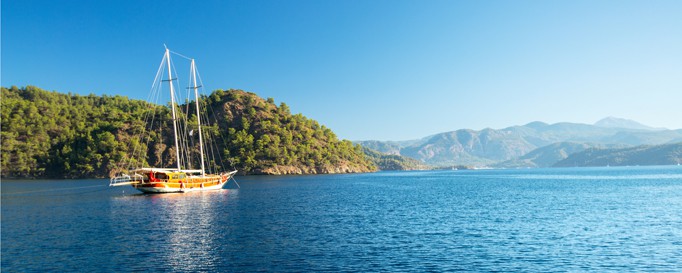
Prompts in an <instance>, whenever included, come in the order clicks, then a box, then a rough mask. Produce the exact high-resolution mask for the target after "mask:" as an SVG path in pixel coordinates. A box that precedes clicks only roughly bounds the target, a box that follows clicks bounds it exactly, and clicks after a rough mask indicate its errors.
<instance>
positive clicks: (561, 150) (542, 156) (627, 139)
mask: <svg viewBox="0 0 682 273" xmlns="http://www.w3.org/2000/svg"><path fill="white" fill-rule="evenodd" d="M596 124H599V125H596ZM596 124H595V125H590V124H582V123H569V122H560V123H555V124H547V123H544V122H540V121H535V122H531V123H528V124H526V125H520V126H511V127H507V128H503V129H490V128H486V129H483V130H480V131H476V130H471V129H460V130H456V131H451V132H444V133H440V134H435V135H432V136H429V137H425V138H422V139H419V140H413V141H404V142H396V141H393V142H382V141H371V142H365V141H358V142H356V143H358V144H360V145H363V146H364V147H370V148H372V149H375V150H377V151H379V152H383V153H390V154H400V155H403V156H407V157H411V158H415V159H418V160H420V161H421V162H424V163H426V164H429V165H433V166H436V167H439V166H440V167H443V166H453V165H466V166H497V167H549V166H552V165H554V164H555V163H557V162H558V161H560V160H563V159H565V158H567V157H568V156H570V155H571V154H574V153H577V152H581V151H583V150H586V149H589V148H601V149H606V148H624V147H631V146H639V145H660V144H667V143H673V142H679V141H681V140H682V130H668V129H656V128H653V127H649V126H646V125H642V124H640V123H637V122H635V121H630V120H625V119H618V118H613V117H610V118H606V119H602V120H600V121H598V122H597V123H596ZM644 128H647V129H644Z"/></svg>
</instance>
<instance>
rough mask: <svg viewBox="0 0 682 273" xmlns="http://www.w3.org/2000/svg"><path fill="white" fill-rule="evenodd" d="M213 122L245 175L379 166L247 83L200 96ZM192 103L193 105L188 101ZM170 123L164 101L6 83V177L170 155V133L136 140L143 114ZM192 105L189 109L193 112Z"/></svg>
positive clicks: (90, 172)
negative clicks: (246, 88) (247, 88)
mask: <svg viewBox="0 0 682 273" xmlns="http://www.w3.org/2000/svg"><path fill="white" fill-rule="evenodd" d="M201 100H203V101H202V103H204V104H205V105H207V106H208V107H206V111H208V112H207V116H208V117H209V119H210V120H211V121H213V122H214V124H212V125H207V126H206V127H205V129H204V131H205V132H207V136H208V137H211V136H213V137H216V136H218V135H220V136H222V138H221V141H217V146H218V151H219V152H220V153H221V155H222V156H221V158H223V159H224V160H226V161H228V162H227V164H225V165H231V166H232V167H233V168H236V169H237V170H239V171H240V172H241V173H243V174H260V173H263V174H287V173H336V172H367V171H374V170H376V166H375V165H374V163H372V162H370V161H369V160H368V158H366V157H365V155H364V154H363V151H362V148H361V147H360V146H359V145H353V144H352V143H351V142H350V141H348V140H339V139H338V138H337V137H336V135H335V134H334V133H333V132H332V131H331V130H330V129H329V128H326V127H325V126H322V125H320V124H319V123H318V122H317V121H314V120H312V119H309V118H306V117H305V116H303V115H301V114H295V115H292V114H291V113H290V109H289V107H288V106H287V105H286V104H285V103H281V104H280V105H279V106H277V105H275V103H274V99H271V98H269V99H268V100H264V99H262V98H260V97H258V96H257V95H256V94H253V93H249V92H245V91H242V90H227V91H224V90H216V91H214V92H213V93H212V94H211V95H209V96H205V97H202V98H201ZM189 106H190V108H191V107H192V104H189ZM150 111H151V113H154V115H155V116H154V118H158V119H161V120H165V121H166V122H170V120H171V117H170V115H169V114H168V112H169V111H168V108H167V107H166V106H160V105H154V104H150V103H147V102H144V101H139V100H131V99H128V98H127V97H122V96H106V95H105V96H95V95H88V96H81V95H75V94H63V93H58V92H49V91H45V90H42V89H40V88H37V87H34V86H27V87H24V88H17V87H15V86H13V87H11V88H4V87H3V88H2V116H1V126H2V128H1V129H2V131H1V140H2V162H1V167H2V176H3V177H24V178H32V177H54V178H85V177H107V176H109V174H110V173H111V172H114V171H115V170H116V169H117V168H119V167H120V166H118V162H121V161H122V160H123V159H125V158H128V157H130V156H131V155H132V153H133V152H134V151H145V152H146V153H145V154H144V156H143V157H142V159H141V160H142V162H139V163H140V164H141V165H145V166H155V167H157V166H164V165H169V163H170V162H172V161H173V155H172V154H173V153H172V152H171V149H172V140H171V139H170V136H172V135H171V134H169V133H168V132H167V131H163V130H159V131H158V132H155V133H153V134H152V135H151V136H150V137H149V139H147V140H145V141H143V140H141V139H138V138H137V136H136V132H138V131H140V130H141V128H144V126H145V124H144V116H145V115H147V114H149V113H150ZM192 111H194V110H191V111H189V113H193V112H192Z"/></svg>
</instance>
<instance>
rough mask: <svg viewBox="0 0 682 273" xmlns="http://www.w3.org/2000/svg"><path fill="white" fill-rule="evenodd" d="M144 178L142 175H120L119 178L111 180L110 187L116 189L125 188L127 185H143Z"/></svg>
mask: <svg viewBox="0 0 682 273" xmlns="http://www.w3.org/2000/svg"><path fill="white" fill-rule="evenodd" d="M143 178H144V177H143V176H142V175H140V174H137V173H136V174H133V176H130V175H129V174H126V173H124V174H120V175H118V176H115V177H112V178H111V179H110V180H109V187H116V186H125V185H131V184H139V183H142V179H143Z"/></svg>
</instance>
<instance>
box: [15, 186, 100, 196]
mask: <svg viewBox="0 0 682 273" xmlns="http://www.w3.org/2000/svg"><path fill="white" fill-rule="evenodd" d="M95 187H107V185H94V186H83V187H70V188H62V189H47V190H37V191H21V192H12V193H4V192H3V193H2V195H20V194H30V193H40V192H55V191H65V190H75V189H87V188H95Z"/></svg>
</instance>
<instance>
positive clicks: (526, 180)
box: [0, 166, 682, 272]
mask: <svg viewBox="0 0 682 273" xmlns="http://www.w3.org/2000/svg"><path fill="white" fill-rule="evenodd" d="M237 179H238V181H239V184H240V186H241V188H237V187H236V185H235V184H231V185H229V189H226V190H221V191H213V192H195V193H186V194H162V195H143V194H138V193H137V192H136V191H135V190H134V189H132V188H131V187H116V188H109V187H107V186H106V185H107V183H108V181H107V180H101V179H100V180H56V181H48V180H35V181H10V180H3V181H2V183H1V187H2V188H1V190H2V196H1V197H2V222H1V228H2V229H1V231H2V234H1V235H2V245H1V248H2V253H1V254H2V260H1V265H0V266H1V269H2V271H4V272H44V271H59V272H66V271H99V272H101V271H104V272H131V271H135V272H137V271H175V272H201V271H204V272H207V271H208V272H233V271H276V272H305V271H361V272H371V271H382V272H386V271H390V272H395V271H410V272H414V271H457V270H464V271H531V272H539V271H542V272H551V271H598V272H603V271H619V272H620V271H644V272H655V271H679V270H681V269H682V263H681V262H680V257H682V168H681V167H679V166H665V167H611V168H565V169H528V170H476V171H421V172H378V173H370V174H344V175H314V176H280V177H273V176H248V177H237Z"/></svg>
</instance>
